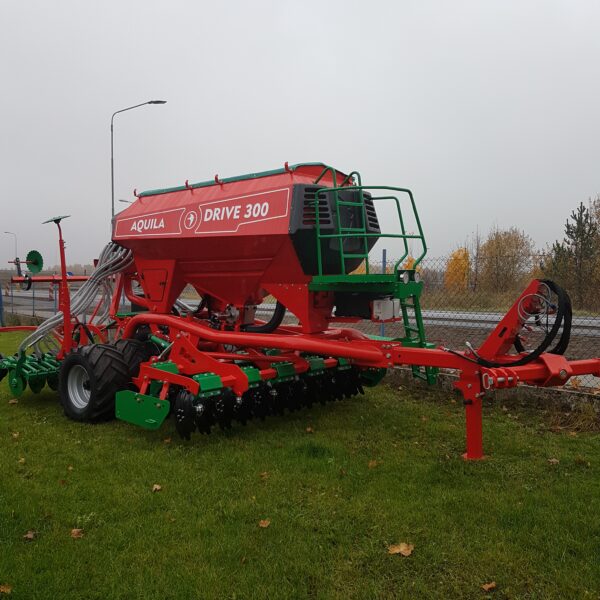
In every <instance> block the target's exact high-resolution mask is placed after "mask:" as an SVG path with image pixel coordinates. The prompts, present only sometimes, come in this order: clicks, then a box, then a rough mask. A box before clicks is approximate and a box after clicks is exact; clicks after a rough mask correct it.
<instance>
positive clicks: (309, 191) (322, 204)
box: [302, 187, 332, 225]
mask: <svg viewBox="0 0 600 600" xmlns="http://www.w3.org/2000/svg"><path fill="white" fill-rule="evenodd" d="M318 189H319V188H316V187H315V188H309V187H307V188H306V189H305V191H304V201H303V204H302V225H316V224H317V202H315V196H316V193H317V190H318ZM318 210H319V225H331V223H332V220H331V210H330V206H329V201H328V200H327V196H326V194H325V193H324V192H322V193H320V194H319V199H318Z"/></svg>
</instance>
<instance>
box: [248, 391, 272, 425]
mask: <svg viewBox="0 0 600 600" xmlns="http://www.w3.org/2000/svg"><path fill="white" fill-rule="evenodd" d="M243 397H244V398H247V399H248V403H249V405H250V410H251V411H252V415H253V416H254V417H257V418H258V419H260V420H261V421H264V420H265V417H267V416H269V415H270V414H271V402H270V400H271V396H270V390H269V388H268V387H267V386H266V385H265V384H264V383H260V384H259V385H257V386H256V387H253V388H250V389H249V390H248V391H247V392H246V393H245V394H244V396H243Z"/></svg>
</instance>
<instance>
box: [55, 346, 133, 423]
mask: <svg viewBox="0 0 600 600" xmlns="http://www.w3.org/2000/svg"><path fill="white" fill-rule="evenodd" d="M130 381H131V377H130V375H129V366H128V364H127V362H126V361H125V358H124V357H123V354H122V352H120V351H119V350H118V349H117V348H115V347H114V346H112V345H110V344H92V345H90V346H83V347H81V348H77V349H76V350H74V351H73V352H71V354H69V355H67V357H66V358H65V359H64V360H63V361H62V363H61V365H60V372H59V377H58V392H59V396H60V402H61V404H62V407H63V410H64V413H65V415H67V417H69V418H70V419H73V420H74V421H81V422H85V423H98V422H100V421H110V420H111V419H114V418H115V394H116V393H117V392H118V391H120V390H125V389H128V387H129V384H130Z"/></svg>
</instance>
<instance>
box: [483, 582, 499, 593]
mask: <svg viewBox="0 0 600 600" xmlns="http://www.w3.org/2000/svg"><path fill="white" fill-rule="evenodd" d="M481 589H482V590H483V591H484V592H491V591H492V590H495V589H496V582H495V581H490V582H489V583H484V584H483V585H482V586H481Z"/></svg>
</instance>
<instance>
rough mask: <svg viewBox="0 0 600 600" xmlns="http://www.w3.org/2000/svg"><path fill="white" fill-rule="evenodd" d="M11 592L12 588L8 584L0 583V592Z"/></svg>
mask: <svg viewBox="0 0 600 600" xmlns="http://www.w3.org/2000/svg"><path fill="white" fill-rule="evenodd" d="M11 593H12V588H11V587H10V585H6V583H5V584H3V585H0V594H11Z"/></svg>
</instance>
